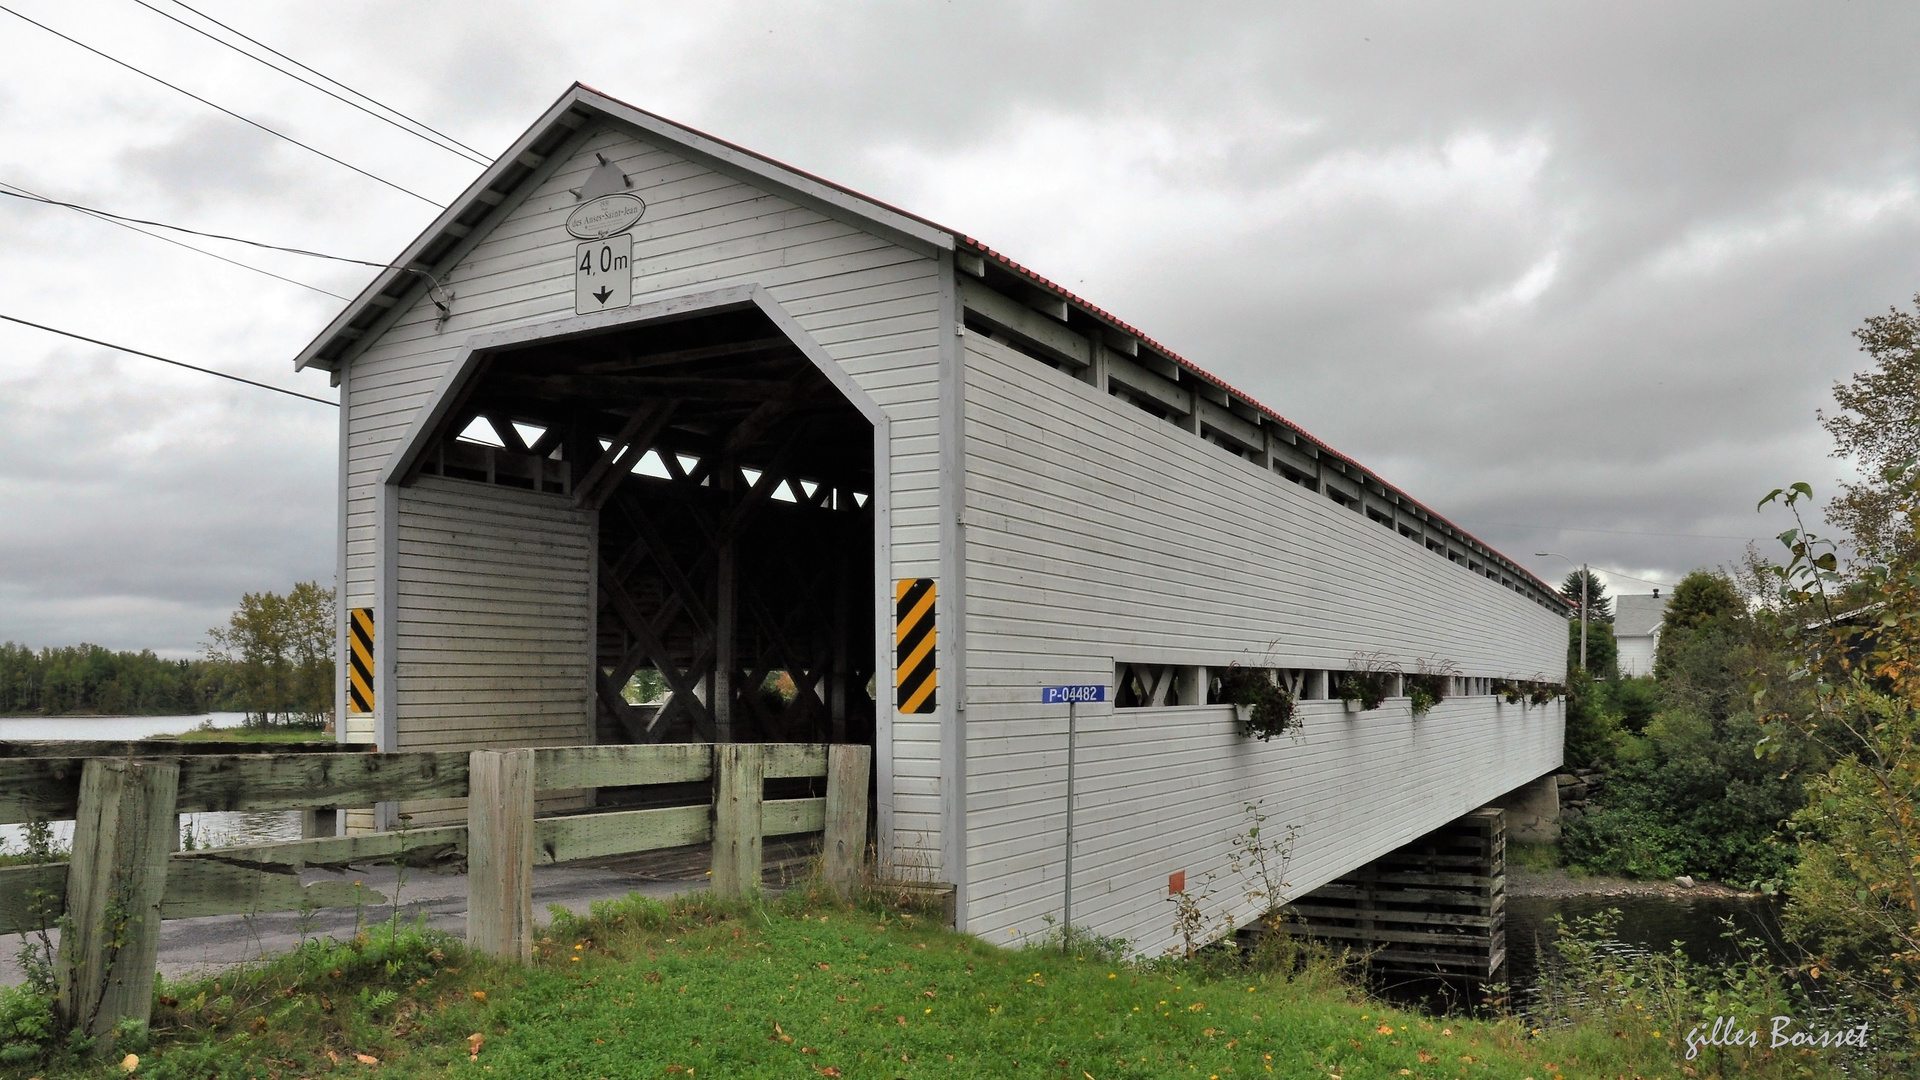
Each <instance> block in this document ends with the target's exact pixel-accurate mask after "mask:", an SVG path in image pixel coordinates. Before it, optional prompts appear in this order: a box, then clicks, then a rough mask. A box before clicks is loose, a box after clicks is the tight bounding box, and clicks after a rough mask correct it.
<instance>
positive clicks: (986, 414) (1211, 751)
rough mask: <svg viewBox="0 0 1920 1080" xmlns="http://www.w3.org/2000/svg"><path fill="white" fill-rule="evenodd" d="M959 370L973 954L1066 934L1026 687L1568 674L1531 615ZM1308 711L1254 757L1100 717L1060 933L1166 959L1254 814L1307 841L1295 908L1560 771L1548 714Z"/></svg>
mask: <svg viewBox="0 0 1920 1080" xmlns="http://www.w3.org/2000/svg"><path fill="white" fill-rule="evenodd" d="M966 344H967V349H966V362H967V371H966V377H967V393H966V439H967V447H966V449H967V499H966V531H965V543H966V558H967V572H966V586H967V646H968V665H967V678H968V687H967V690H968V694H967V704H966V714H965V715H966V717H967V724H966V727H967V754H968V761H967V777H968V785H967V807H968V859H967V862H968V866H969V875H968V877H969V880H968V902H967V915H966V917H967V925H968V928H969V929H971V930H973V931H974V932H976V933H982V934H985V935H988V936H989V937H990V939H992V940H1001V939H1003V938H1006V937H1007V932H1008V931H1009V930H1012V931H1015V932H1017V933H1034V932H1038V931H1039V929H1040V928H1041V926H1042V923H1041V919H1042V917H1043V916H1046V915H1054V916H1055V917H1057V916H1058V914H1059V908H1060V892H1061V890H1060V884H1061V880H1060V872H1061V866H1060V863H1061V844H1062V841H1063V839H1064V836H1063V828H1064V817H1063V814H1062V801H1061V800H1062V798H1063V797H1064V784H1065V761H1066V758H1065V730H1066V718H1065V715H1064V710H1063V709H1062V708H1059V707H1052V708H1043V707H1041V706H1039V705H1038V704H1036V698H1037V694H1036V688H1037V687H1039V686H1041V685H1043V684H1046V683H1051V682H1108V683H1110V682H1111V680H1112V678H1113V673H1114V667H1113V665H1114V662H1115V661H1116V660H1122V661H1125V660H1133V661H1142V662H1151V663H1182V664H1199V665H1213V666H1219V665H1225V664H1228V663H1233V662H1239V663H1243V664H1253V665H1256V666H1262V667H1300V668H1333V669H1339V668H1344V667H1346V666H1347V663H1348V661H1349V660H1350V659H1351V658H1352V656H1353V655H1354V654H1355V653H1356V652H1363V651H1365V652H1372V651H1381V652H1384V653H1386V654H1387V655H1388V656H1389V657H1391V658H1392V659H1394V660H1396V661H1398V662H1400V663H1402V664H1404V665H1405V666H1407V667H1408V668H1409V669H1411V668H1412V667H1413V665H1414V663H1415V662H1416V661H1418V660H1419V659H1421V658H1443V659H1448V660H1452V661H1453V662H1455V663H1456V664H1458V665H1459V666H1460V668H1461V673H1462V674H1464V675H1468V676H1519V677H1523V678H1526V677H1533V676H1535V675H1543V676H1547V677H1551V678H1558V677H1560V676H1561V675H1562V674H1563V673H1564V665H1565V647H1566V646H1565V642H1566V623H1565V620H1564V619H1563V618H1561V617H1560V616H1558V615H1556V614H1554V613H1552V612H1549V611H1546V610H1545V609H1543V608H1541V607H1540V606H1539V605H1537V604H1535V603H1534V602H1532V601H1531V600H1529V599H1527V598H1526V597H1524V596H1521V595H1519V594H1518V593H1515V592H1513V591H1512V590H1509V589H1506V588H1504V587H1502V586H1500V585H1498V584H1497V583H1494V582H1491V581H1488V580H1486V579H1485V578H1483V577H1480V576H1479V575H1476V574H1473V573H1472V572H1470V571H1468V570H1467V569H1466V568H1465V567H1462V566H1458V565H1456V564H1454V563H1451V562H1449V561H1447V560H1446V559H1445V558H1443V557H1441V556H1439V555H1437V554H1434V553H1432V552H1429V551H1426V550H1424V549H1423V548H1421V547H1419V546H1417V545H1415V544H1413V543H1411V542H1409V541H1408V540H1406V539H1405V538H1404V537H1401V536H1399V535H1397V534H1395V533H1392V532H1389V531H1387V530H1386V529H1383V528H1381V527H1380V526H1379V525H1377V524H1374V523H1372V522H1370V521H1368V520H1367V519H1366V518H1364V517H1363V516H1361V515H1359V514H1355V513H1353V512H1352V511H1350V510H1346V509H1343V508H1341V507H1339V506H1336V505H1335V504H1334V503H1333V502H1332V501H1331V500H1329V499H1327V498H1326V496H1324V495H1319V494H1314V493H1311V492H1308V491H1306V490H1304V489H1302V488H1300V487H1298V486H1296V485H1294V484H1291V483H1288V482H1286V481H1284V480H1283V479H1282V478H1281V477H1280V476H1279V474H1277V473H1274V472H1271V471H1269V470H1266V469H1262V468H1259V467H1258V466H1255V465H1253V464H1252V463H1249V462H1246V461H1243V460H1241V459H1239V458H1236V457H1234V456H1233V455H1231V454H1229V453H1227V452H1226V451H1224V450H1222V449H1221V448H1219V447H1216V446H1213V445H1211V444H1208V443H1205V442H1202V441H1201V440H1200V439H1198V438H1196V437H1194V436H1192V435H1191V434H1188V433H1186V432H1184V431H1181V430H1179V429H1177V428H1175V427H1174V426H1173V425H1171V424H1168V423H1165V422H1163V421H1160V420H1157V419H1155V418H1153V417H1151V416H1149V415H1147V414H1146V413H1143V412H1141V411H1139V410H1138V409H1136V408H1134V407H1133V406H1131V405H1128V404H1126V403H1125V402H1123V401H1120V400H1119V399H1117V398H1112V397H1108V396H1105V395H1102V394H1099V393H1098V392H1096V391H1095V390H1094V389H1093V388H1092V387H1090V386H1088V385H1086V384H1084V383H1080V382H1078V381H1076V380H1073V379H1071V378H1070V377H1068V376H1066V375H1064V374H1061V373H1059V372H1055V371H1053V370H1051V369H1048V368H1045V367H1044V366H1042V365H1040V364H1038V363H1036V362H1034V361H1033V360H1031V359H1030V358H1028V357H1025V356H1022V355H1021V354H1019V353H1016V352H1013V351H1012V350H1010V349H1007V348H1005V347H1004V346H1001V345H998V344H996V343H994V342H992V341H991V340H988V339H984V338H981V337H978V336H976V335H972V334H969V335H967V338H966ZM1303 712H1304V713H1305V715H1306V716H1307V717H1308V720H1307V723H1308V728H1307V732H1306V734H1305V735H1304V736H1303V739H1302V741H1301V742H1300V743H1298V744H1295V743H1293V742H1291V741H1289V740H1287V739H1281V740H1276V741H1275V742H1274V743H1272V744H1268V745H1260V744H1255V743H1249V742H1248V741H1246V740H1244V739H1241V738H1240V737H1239V736H1237V735H1234V734H1233V733H1232V728H1233V721H1232V715H1231V710H1229V709H1226V708H1219V707H1216V708H1208V707H1204V706H1201V707H1191V708H1177V709H1155V710H1121V711H1108V712H1098V711H1093V712H1092V715H1090V716H1089V717H1088V718H1087V722H1088V724H1089V726H1088V728H1087V729H1086V730H1087V732H1088V734H1087V736H1086V739H1087V742H1086V743H1085V744H1084V745H1086V746H1089V747H1092V748H1093V749H1091V750H1090V751H1089V753H1090V754H1091V755H1092V756H1091V757H1090V758H1083V759H1082V760H1083V762H1084V761H1089V760H1091V761H1092V762H1094V764H1092V765H1088V766H1083V769H1082V772H1081V775H1082V776H1083V777H1085V778H1086V780H1085V784H1084V786H1083V788H1082V790H1083V792H1085V794H1083V796H1082V800H1083V801H1082V802H1081V804H1080V805H1081V807H1082V811H1081V812H1080V814H1079V819H1078V821H1077V823H1076V828H1077V831H1078V832H1079V834H1080V835H1081V836H1082V837H1083V838H1085V839H1083V842H1082V846H1081V847H1079V848H1078V849H1077V855H1076V858H1077V859H1079V860H1080V861H1079V862H1078V863H1077V865H1076V879H1077V880H1078V881H1079V882H1080V883H1081V884H1080V885H1079V886H1078V888H1076V894H1077V895H1079V894H1081V890H1083V889H1084V890H1089V891H1087V892H1086V893H1085V894H1084V899H1083V900H1081V901H1079V902H1077V903H1076V911H1075V914H1074V921H1075V922H1076V923H1078V924H1080V925H1083V926H1085V927H1088V928H1090V929H1092V930H1095V931H1096V932H1099V933H1107V934H1120V935H1123V936H1126V937H1128V938H1130V939H1134V940H1135V941H1136V942H1140V943H1146V944H1149V945H1153V944H1154V943H1163V942H1164V941H1165V940H1166V938H1165V935H1166V934H1168V933H1170V930H1171V919H1170V916H1169V914H1168V913H1169V910H1170V906H1169V905H1167V904H1165V903H1164V898H1165V892H1166V875H1167V874H1168V873H1169V872H1171V871H1173V870H1178V869H1186V870H1187V871H1188V880H1189V881H1190V882H1196V883H1197V882H1198V881H1199V880H1200V878H1201V876H1202V875H1203V874H1204V873H1205V872H1206V871H1208V870H1213V869H1220V868H1222V867H1223V866H1224V852H1225V851H1226V847H1225V845H1226V844H1227V842H1228V840H1229V839H1230V837H1231V836H1232V835H1233V834H1234V833H1235V832H1237V831H1243V829H1244V823H1243V820H1242V816H1243V815H1242V808H1243V805H1244V804H1245V803H1246V802H1248V801H1253V800H1255V799H1259V798H1263V797H1264V798H1266V799H1267V800H1268V809H1269V811H1270V812H1272V813H1273V814H1274V818H1273V822H1272V823H1277V824H1281V825H1285V824H1289V823H1299V824H1301V825H1302V826H1303V832H1302V836H1301V849H1300V856H1301V857H1300V860H1299V861H1298V862H1297V863H1296V867H1297V869H1296V872H1295V878H1296V880H1295V884H1296V885H1301V886H1303V887H1304V886H1305V885H1306V884H1307V883H1309V882H1311V881H1312V879H1313V878H1314V876H1315V875H1319V874H1324V877H1322V878H1321V880H1326V879H1327V878H1331V877H1333V876H1336V875H1337V874H1339V873H1341V872H1344V871H1345V870H1347V869H1350V868H1351V867H1352V866H1354V865H1357V864H1359V863H1361V862H1364V861H1366V860H1367V859H1369V858H1372V857H1374V856H1375V855H1378V854H1380V853H1382V852H1385V851H1387V850H1390V849H1391V848H1392V847H1394V846H1396V845H1397V844H1399V843H1402V842H1404V841H1405V840H1407V839H1410V838H1412V837H1413V836H1417V835H1419V834H1420V833H1422V832H1425V831H1428V830H1430V829H1432V828H1434V827H1437V826H1438V825H1441V824H1444V823H1445V822H1446V821H1447V820H1450V819H1451V818H1452V817H1456V816H1458V815H1459V814H1462V813H1465V812H1466V811H1468V810H1471V809H1473V808H1474V807H1475V806H1477V805H1479V804H1480V803H1481V802H1484V801H1486V800H1487V799H1490V798H1492V797H1494V796H1496V795H1498V794H1501V793H1502V792H1504V791H1506V790H1508V789H1509V788H1511V787H1514V786H1517V785H1518V784H1520V783H1523V782H1525V781H1527V780H1530V779H1532V778H1533V777H1535V776H1538V775H1540V774H1541V773H1543V772H1546V771H1548V770H1549V769H1551V768H1553V767H1554V766H1555V765H1557V764H1558V763H1559V754H1560V745H1561V731H1562V727H1563V725H1562V722H1561V720H1560V719H1559V712H1558V709H1557V707H1556V708H1551V709H1543V708H1540V707H1534V708H1532V709H1531V710H1528V711H1525V712H1524V713H1523V711H1522V710H1521V709H1520V708H1519V707H1517V706H1508V707H1505V709H1504V711H1502V710H1501V709H1498V708H1496V706H1495V705H1494V704H1493V702H1492V700H1491V699H1490V698H1478V699H1471V700H1469V699H1460V700H1458V701H1454V702H1448V703H1445V704H1443V705H1442V706H1441V707H1440V708H1439V709H1436V710H1435V711H1434V712H1433V713H1432V714H1430V715H1429V716H1427V717H1425V718H1423V719H1422V720H1420V721H1412V720H1410V719H1409V718H1408V715H1407V709H1406V706H1405V702H1404V700H1401V701H1398V702H1390V703H1389V704H1388V705H1387V706H1386V707H1384V708H1383V709H1381V710H1379V711H1377V712H1374V713H1368V714H1362V715H1361V716H1359V717H1357V718H1354V719H1348V718H1346V715H1345V714H1344V713H1343V712H1342V711H1341V708H1340V705H1339V703H1337V702H1335V703H1331V704H1319V703H1313V704H1307V705H1304V706H1303ZM1396 718H1397V719H1396ZM1103 740H1104V741H1103ZM1097 792H1098V793H1099V794H1096V793H1097ZM1087 799H1094V800H1095V801H1094V802H1093V803H1088V802H1086V801H1085V800H1087ZM1089 807H1091V808H1089ZM1349 808H1351V810H1352V812H1348V810H1349ZM1336 810H1338V811H1340V812H1339V814H1338V816H1337V817H1336V816H1335V814H1334V811H1336ZM1316 825H1318V826H1319V828H1316ZM1109 836H1111V837H1117V839H1107V838H1106V837H1109ZM1088 882H1102V883H1107V884H1103V885H1101V886H1100V887H1099V888H1097V889H1096V888H1094V887H1093V886H1091V885H1088V884H1086V883H1088ZM1109 885H1110V886H1111V888H1112V890H1113V892H1112V894H1111V898H1109V899H1102V898H1101V897H1104V896H1107V894H1106V893H1105V892H1103V891H1101V890H1104V889H1106V888H1107V887H1109ZM1154 947H1155V948H1157V947H1159V946H1158V945H1154Z"/></svg>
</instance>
